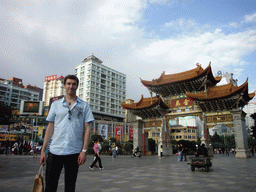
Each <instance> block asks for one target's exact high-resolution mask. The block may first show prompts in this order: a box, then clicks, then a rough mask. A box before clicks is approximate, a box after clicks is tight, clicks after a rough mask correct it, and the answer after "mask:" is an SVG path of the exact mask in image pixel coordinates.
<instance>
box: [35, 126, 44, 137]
mask: <svg viewBox="0 0 256 192" xmlns="http://www.w3.org/2000/svg"><path fill="white" fill-rule="evenodd" d="M43 132H44V126H39V127H38V133H37V134H38V137H39V138H40V139H41V138H43Z"/></svg>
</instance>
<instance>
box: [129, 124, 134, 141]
mask: <svg viewBox="0 0 256 192" xmlns="http://www.w3.org/2000/svg"><path fill="white" fill-rule="evenodd" d="M132 139H133V127H129V140H132Z"/></svg>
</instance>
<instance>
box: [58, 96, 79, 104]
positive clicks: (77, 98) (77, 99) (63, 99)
mask: <svg viewBox="0 0 256 192" xmlns="http://www.w3.org/2000/svg"><path fill="white" fill-rule="evenodd" d="M65 101H66V100H65V96H64V97H62V100H61V102H62V103H64V102H65ZM76 101H77V102H78V103H80V102H81V101H82V100H81V99H80V98H79V97H77V96H76Z"/></svg>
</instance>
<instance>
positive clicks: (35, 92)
mask: <svg viewBox="0 0 256 192" xmlns="http://www.w3.org/2000/svg"><path fill="white" fill-rule="evenodd" d="M40 93H42V89H40V88H39V87H36V86H32V85H29V84H27V85H25V86H24V85H23V83H22V79H19V78H16V77H13V78H10V79H8V80H6V79H0V102H1V103H3V104H4V105H7V106H10V107H11V108H12V109H20V103H21V100H30V101H39V98H40Z"/></svg>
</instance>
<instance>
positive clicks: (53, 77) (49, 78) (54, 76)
mask: <svg viewBox="0 0 256 192" xmlns="http://www.w3.org/2000/svg"><path fill="white" fill-rule="evenodd" d="M56 79H57V75H51V76H47V77H45V78H44V81H51V80H56Z"/></svg>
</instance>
